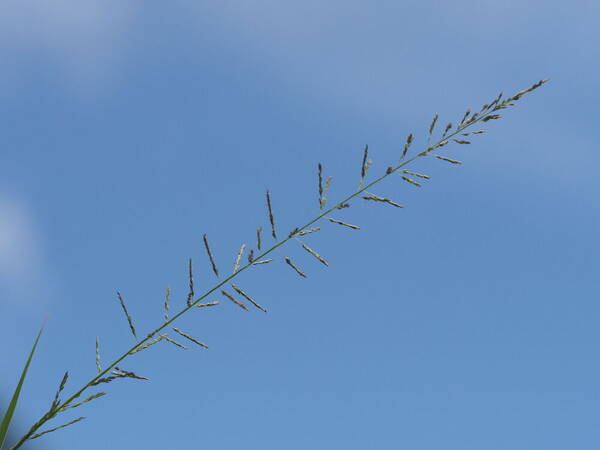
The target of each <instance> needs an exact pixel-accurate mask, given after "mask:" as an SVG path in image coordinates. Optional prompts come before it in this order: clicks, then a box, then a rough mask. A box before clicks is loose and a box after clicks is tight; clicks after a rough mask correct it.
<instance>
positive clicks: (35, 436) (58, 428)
mask: <svg viewBox="0 0 600 450" xmlns="http://www.w3.org/2000/svg"><path fill="white" fill-rule="evenodd" d="M83 419H85V417H78V418H77V419H74V420H71V421H70V422H68V423H65V424H64V425H61V426H59V427H55V428H51V429H49V430H46V431H42V432H41V433H37V434H34V435H33V436H31V437H30V438H29V439H37V438H39V437H40V436H43V435H45V434H48V433H52V432H53V431H56V430H60V429H61V428H65V427H68V426H69V425H73V424H74V423H77V422H79V421H81V420H83Z"/></svg>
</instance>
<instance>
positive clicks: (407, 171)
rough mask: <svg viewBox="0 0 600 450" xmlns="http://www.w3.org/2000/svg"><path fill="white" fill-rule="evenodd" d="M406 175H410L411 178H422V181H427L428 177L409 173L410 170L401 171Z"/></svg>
mask: <svg viewBox="0 0 600 450" xmlns="http://www.w3.org/2000/svg"><path fill="white" fill-rule="evenodd" d="M402 172H404V173H405V174H407V175H412V176H413V177H418V178H423V179H424V180H429V175H423V174H422V173H416V172H411V171H410V170H403V171H402Z"/></svg>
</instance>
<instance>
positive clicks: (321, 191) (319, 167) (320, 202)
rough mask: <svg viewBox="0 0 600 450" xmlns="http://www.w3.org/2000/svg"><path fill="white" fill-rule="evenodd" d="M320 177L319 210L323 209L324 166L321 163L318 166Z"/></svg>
mask: <svg viewBox="0 0 600 450" xmlns="http://www.w3.org/2000/svg"><path fill="white" fill-rule="evenodd" d="M317 172H318V177H319V209H323V166H322V165H321V163H319V164H318V166H317Z"/></svg>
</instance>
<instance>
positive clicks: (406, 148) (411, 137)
mask: <svg viewBox="0 0 600 450" xmlns="http://www.w3.org/2000/svg"><path fill="white" fill-rule="evenodd" d="M436 115H437V114H436ZM435 120H437V119H435ZM432 125H435V123H432ZM432 130H433V128H432ZM413 139H414V136H413V135H412V133H411V134H409V135H408V137H407V138H406V142H405V143H404V150H402V156H401V157H400V159H402V158H404V157H405V156H406V154H407V153H408V149H409V148H410V145H411V144H412V142H413Z"/></svg>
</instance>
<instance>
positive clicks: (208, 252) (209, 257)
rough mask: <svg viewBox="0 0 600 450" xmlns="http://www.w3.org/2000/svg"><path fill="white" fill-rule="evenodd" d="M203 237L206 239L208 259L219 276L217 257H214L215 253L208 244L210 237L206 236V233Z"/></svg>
mask: <svg viewBox="0 0 600 450" xmlns="http://www.w3.org/2000/svg"><path fill="white" fill-rule="evenodd" d="M202 239H203V240H204V248H205V249H206V254H207V255H208V259H209V261H210V265H211V267H212V270H213V272H214V273H215V275H216V276H217V277H218V276H219V269H217V265H216V264H215V259H214V258H213V254H212V252H211V251H210V246H209V245H208V237H207V236H206V234H205V235H204V236H202Z"/></svg>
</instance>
